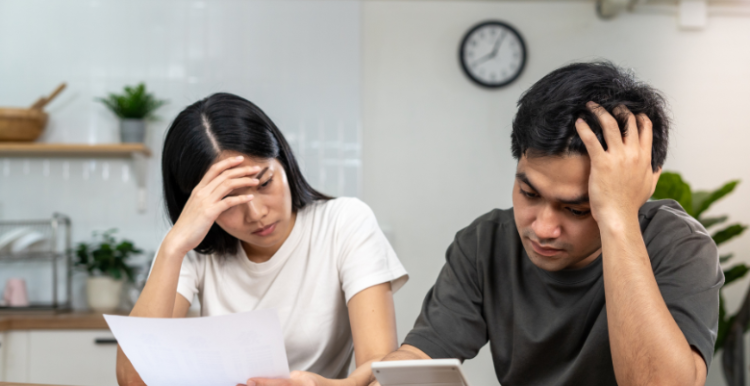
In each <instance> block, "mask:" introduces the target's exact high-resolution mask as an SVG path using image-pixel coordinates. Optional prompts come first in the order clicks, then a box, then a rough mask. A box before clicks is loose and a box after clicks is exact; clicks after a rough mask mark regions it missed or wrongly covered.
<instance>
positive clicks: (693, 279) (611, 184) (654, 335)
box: [373, 62, 724, 386]
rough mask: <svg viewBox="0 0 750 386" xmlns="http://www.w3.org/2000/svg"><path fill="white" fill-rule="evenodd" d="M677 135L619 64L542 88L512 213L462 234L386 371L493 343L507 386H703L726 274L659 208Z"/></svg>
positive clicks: (692, 228) (527, 111) (698, 237)
mask: <svg viewBox="0 0 750 386" xmlns="http://www.w3.org/2000/svg"><path fill="white" fill-rule="evenodd" d="M668 129H669V121H668V119H667V118H666V115H665V102H664V100H663V98H662V97H661V96H660V95H659V93H658V92H657V91H656V90H654V89H653V88H651V87H649V86H648V85H645V84H643V83H640V82H638V81H637V80H635V78H634V77H633V76H632V75H630V74H628V73H626V72H624V71H623V70H621V69H619V68H617V67H616V66H614V65H612V64H611V63H607V62H597V63H577V64H572V65H569V66H566V67H563V68H560V69H558V70H556V71H554V72H552V73H550V74H549V75H547V76H545V77H544V78H543V79H541V80H540V81H539V82H537V83H536V84H535V85H533V86H532V87H531V89H529V90H528V91H527V92H526V93H525V94H524V95H523V96H522V97H521V100H520V101H519V103H518V112H517V114H516V118H515V120H514V121H513V133H512V135H511V138H512V150H513V156H514V158H516V160H517V161H518V166H517V173H516V178H515V184H514V187H513V208H512V209H508V210H493V211H491V212H489V213H487V214H485V215H484V216H481V217H479V218H478V219H477V220H475V221H474V222H473V223H472V224H471V225H469V226H468V227H466V228H464V229H463V230H461V231H460V232H458V233H457V235H456V238H455V240H454V242H453V243H452V244H451V246H450V247H449V248H448V251H447V253H446V264H445V266H444V267H443V269H442V271H441V273H440V275H439V277H438V279H437V282H436V283H435V286H434V287H433V288H432V289H431V290H430V291H429V293H428V294H427V297H426V298H425V300H424V304H423V307H422V312H421V315H420V316H419V318H418V319H417V322H416V324H415V326H414V329H413V330H412V331H411V332H410V333H409V334H408V336H407V337H406V340H405V341H404V344H403V345H402V346H401V348H400V349H399V350H398V351H395V352H394V353H391V354H389V355H388V356H387V357H386V358H385V359H384V360H406V359H429V358H459V359H461V360H464V359H468V358H473V357H474V356H475V355H476V354H477V352H478V351H479V350H480V348H481V347H482V346H484V345H485V344H486V343H487V342H488V341H489V342H490V348H491V352H492V358H493V362H494V366H495V372H496V374H497V378H498V380H499V381H500V383H501V384H502V385H503V386H513V385H614V384H618V385H647V384H648V385H679V386H685V385H703V384H704V383H705V379H706V373H707V368H708V365H709V364H710V363H711V357H712V355H713V345H714V342H715V340H716V332H717V325H718V308H719V289H720V288H721V286H722V284H723V282H724V276H723V274H722V271H721V269H720V267H719V259H718V253H717V250H716V246H715V244H714V243H713V241H712V240H711V237H710V236H709V235H708V234H707V233H706V230H705V229H704V228H703V227H702V226H701V225H700V224H699V223H698V222H697V221H695V220H693V219H692V218H691V217H690V216H688V215H687V214H686V213H685V212H684V211H683V209H682V208H681V207H680V206H679V204H677V203H676V202H674V201H670V200H664V201H651V202H647V200H648V198H649V197H650V196H651V194H652V193H653V191H654V188H655V186H656V182H657V180H658V178H659V175H660V173H661V166H662V164H663V163H664V159H665V158H666V153H667V143H668ZM373 381H374V378H373Z"/></svg>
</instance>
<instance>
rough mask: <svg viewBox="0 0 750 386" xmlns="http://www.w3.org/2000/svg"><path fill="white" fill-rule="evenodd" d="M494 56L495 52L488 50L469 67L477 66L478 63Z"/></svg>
mask: <svg viewBox="0 0 750 386" xmlns="http://www.w3.org/2000/svg"><path fill="white" fill-rule="evenodd" d="M494 57H495V52H490V53H489V54H487V55H484V56H482V57H481V58H479V59H477V60H475V61H474V63H472V64H471V67H476V66H478V65H480V64H482V63H484V62H486V61H488V60H490V59H492V58H494Z"/></svg>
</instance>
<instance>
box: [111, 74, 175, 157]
mask: <svg viewBox="0 0 750 386" xmlns="http://www.w3.org/2000/svg"><path fill="white" fill-rule="evenodd" d="M123 91H124V92H123V93H122V94H114V93H111V94H109V95H108V96H107V97H106V98H97V100H98V101H99V102H102V103H104V105H105V106H107V107H108V108H109V109H110V110H111V111H112V112H113V113H114V114H115V115H117V117H118V118H120V141H121V142H123V143H129V142H136V143H143V142H144V140H145V139H146V119H148V118H152V117H153V113H154V111H156V110H157V109H158V108H159V107H161V106H164V105H165V104H166V103H167V101H165V100H160V99H156V97H154V95H153V94H150V93H148V92H146V85H145V84H143V83H140V84H138V85H137V86H125V89H124V90H123Z"/></svg>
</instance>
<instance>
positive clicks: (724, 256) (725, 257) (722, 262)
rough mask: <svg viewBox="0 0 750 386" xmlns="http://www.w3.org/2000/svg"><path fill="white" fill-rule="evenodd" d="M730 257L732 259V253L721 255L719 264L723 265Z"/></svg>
mask: <svg viewBox="0 0 750 386" xmlns="http://www.w3.org/2000/svg"><path fill="white" fill-rule="evenodd" d="M732 257H734V253H727V254H726V255H721V256H719V263H721V264H724V263H726V262H727V261H729V259H731V258H732Z"/></svg>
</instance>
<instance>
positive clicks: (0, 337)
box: [0, 332, 5, 381]
mask: <svg viewBox="0 0 750 386" xmlns="http://www.w3.org/2000/svg"><path fill="white" fill-rule="evenodd" d="M4 346H5V333H4V332H0V381H2V380H3V379H5V355H3V354H5V347H4Z"/></svg>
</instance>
